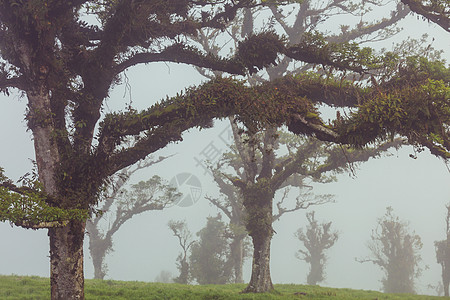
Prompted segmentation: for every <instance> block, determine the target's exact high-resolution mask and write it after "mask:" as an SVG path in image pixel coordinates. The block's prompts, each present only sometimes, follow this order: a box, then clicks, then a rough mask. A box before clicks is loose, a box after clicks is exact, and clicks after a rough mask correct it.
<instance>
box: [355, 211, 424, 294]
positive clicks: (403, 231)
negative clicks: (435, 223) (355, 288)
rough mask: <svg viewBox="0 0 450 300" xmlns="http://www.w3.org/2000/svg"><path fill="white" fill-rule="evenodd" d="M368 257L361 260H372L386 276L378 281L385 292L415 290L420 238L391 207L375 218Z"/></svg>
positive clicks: (418, 272) (419, 259) (418, 273)
mask: <svg viewBox="0 0 450 300" xmlns="http://www.w3.org/2000/svg"><path fill="white" fill-rule="evenodd" d="M368 248H369V250H370V252H371V256H370V258H368V259H364V260H360V262H372V263H374V264H376V265H377V266H379V267H380V268H381V269H382V270H383V272H384V274H385V276H384V278H383V279H382V280H381V283H382V284H383V291H384V292H385V293H410V294H413V293H415V279H416V278H417V277H418V276H420V273H421V269H420V268H419V263H420V261H421V257H420V254H419V251H420V249H422V242H421V239H420V237H419V236H418V235H417V234H415V233H414V232H410V231H409V228H408V224H407V223H406V222H403V221H400V219H399V218H398V217H397V216H395V215H393V209H392V208H391V207H387V208H386V213H385V215H384V216H383V217H382V218H380V219H378V227H377V229H375V230H374V231H373V232H372V237H371V241H370V242H369V244H368Z"/></svg>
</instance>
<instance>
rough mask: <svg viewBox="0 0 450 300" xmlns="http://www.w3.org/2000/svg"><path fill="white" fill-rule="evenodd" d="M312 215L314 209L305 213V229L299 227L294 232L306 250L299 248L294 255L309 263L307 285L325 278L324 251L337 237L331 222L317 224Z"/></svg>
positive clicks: (325, 260)
mask: <svg viewBox="0 0 450 300" xmlns="http://www.w3.org/2000/svg"><path fill="white" fill-rule="evenodd" d="M314 215H315V212H314V211H312V212H309V213H307V214H306V218H307V220H308V225H306V231H303V229H302V228H300V229H298V230H297V232H296V234H295V236H296V237H297V238H298V239H299V240H300V242H301V243H302V244H303V246H304V247H305V248H306V250H302V249H299V250H298V252H297V253H296V257H297V258H298V259H301V260H304V261H306V262H307V263H308V264H309V274H308V277H307V279H306V283H307V284H309V285H316V284H318V283H319V282H322V281H324V280H325V266H326V262H327V256H326V254H325V251H326V250H327V249H330V248H331V247H333V245H334V243H336V241H337V239H338V237H339V236H338V232H337V231H333V232H332V231H331V222H328V223H321V224H319V222H318V221H317V220H316V219H315V216H314Z"/></svg>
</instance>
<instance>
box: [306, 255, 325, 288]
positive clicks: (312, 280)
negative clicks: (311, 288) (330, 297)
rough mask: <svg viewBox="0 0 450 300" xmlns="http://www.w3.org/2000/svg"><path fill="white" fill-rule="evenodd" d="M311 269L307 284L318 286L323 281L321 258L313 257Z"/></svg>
mask: <svg viewBox="0 0 450 300" xmlns="http://www.w3.org/2000/svg"><path fill="white" fill-rule="evenodd" d="M310 268H311V269H310V271H309V274H308V277H307V279H306V282H307V283H308V284H309V285H317V283H318V282H320V281H322V280H323V265H322V264H321V262H320V257H319V256H314V255H313V256H312V257H311V262H310Z"/></svg>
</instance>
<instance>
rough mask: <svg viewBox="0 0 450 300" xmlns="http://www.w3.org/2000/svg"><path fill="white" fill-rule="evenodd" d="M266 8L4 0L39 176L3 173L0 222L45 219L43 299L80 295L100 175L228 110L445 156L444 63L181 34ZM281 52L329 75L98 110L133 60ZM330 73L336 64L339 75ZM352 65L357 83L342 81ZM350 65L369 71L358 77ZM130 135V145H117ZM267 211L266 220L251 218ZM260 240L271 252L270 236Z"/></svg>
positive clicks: (0, 85)
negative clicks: (29, 180)
mask: <svg viewBox="0 0 450 300" xmlns="http://www.w3.org/2000/svg"><path fill="white" fill-rule="evenodd" d="M279 3H280V4H283V2H281V1H280V2H279ZM266 4H267V3H266V1H258V0H240V1H234V0H233V1H231V0H230V1H228V0H226V1H218V2H198V1H190V0H186V1H178V0H173V1H162V2H161V1H130V0H120V1H101V2H89V1H59V0H52V1H43V0H33V1H27V2H20V1H19V2H16V1H8V0H5V1H0V23H1V25H2V26H1V27H0V36H1V39H0V41H1V42H0V51H1V52H0V53H1V58H2V63H1V64H0V91H2V92H5V93H8V92H9V90H10V89H12V88H17V89H19V90H20V91H22V92H24V94H25V95H26V97H27V100H28V103H27V104H28V112H27V116H26V119H27V125H28V127H29V129H30V132H31V133H32V135H33V143H34V148H35V155H36V163H37V168H38V174H39V178H38V179H39V183H36V184H35V185H33V186H31V187H24V188H22V187H18V186H16V185H14V184H12V183H11V182H10V181H8V180H7V179H3V178H2V182H1V183H0V184H1V186H2V188H1V189H0V197H1V198H2V200H3V201H2V203H1V204H0V205H1V207H0V208H1V209H0V220H9V221H11V222H12V223H14V224H16V225H17V226H22V227H24V228H35V229H37V228H48V236H49V239H50V274H51V278H50V282H51V294H52V298H53V299H83V298H84V273H83V263H82V262H83V241H84V232H85V226H86V219H87V218H88V214H89V212H90V211H91V210H92V208H93V207H95V205H96V204H97V202H98V200H99V195H100V193H101V191H102V188H103V187H104V185H105V182H106V180H107V179H108V178H109V177H110V176H112V175H113V174H115V173H117V172H119V171H120V170H121V169H123V168H125V167H127V166H130V165H133V164H134V163H136V162H138V161H139V160H141V159H143V158H145V157H146V156H148V155H150V154H151V153H154V152H155V151H156V150H158V149H161V148H163V147H165V146H166V145H167V144H168V143H171V142H174V141H180V140H181V139H182V138H181V135H182V133H183V132H184V131H186V130H188V129H190V128H193V127H209V126H211V123H212V120H213V119H215V118H225V117H228V116H236V120H237V122H239V123H240V124H241V125H242V126H243V127H244V128H246V130H247V131H248V132H249V133H250V134H251V133H255V132H257V131H258V130H259V129H260V128H264V127H269V128H273V127H280V126H282V125H286V126H287V128H288V129H289V130H290V131H291V132H293V133H296V134H306V135H314V136H316V137H317V138H319V139H321V140H326V141H330V142H335V143H344V144H351V145H354V146H364V145H366V144H367V143H370V142H373V141H375V140H377V139H388V138H390V137H391V136H395V135H396V134H399V135H401V136H404V137H406V138H407V139H408V142H409V143H410V144H413V145H415V146H416V147H427V148H429V149H430V151H431V152H432V153H433V154H434V155H436V156H439V157H443V158H449V157H450V154H449V149H450V143H449V139H448V130H447V128H448V127H447V125H448V122H449V119H450V117H449V114H448V96H447V95H448V90H449V88H448V78H449V77H448V73H449V71H448V69H447V68H446V67H445V66H444V65H443V64H442V62H429V61H428V60H426V59H424V58H419V57H412V58H409V59H404V60H401V59H400V58H399V57H398V56H396V55H393V54H392V53H385V54H383V55H381V56H380V55H376V54H375V53H374V52H373V51H372V50H370V49H369V48H363V49H361V48H359V47H358V46H357V45H355V44H351V43H338V42H331V41H326V40H325V39H324V38H323V36H322V35H320V34H317V33H308V34H306V33H305V34H303V35H302V39H301V41H300V42H299V43H296V44H288V43H286V41H283V39H281V38H280V37H279V36H278V35H276V34H275V33H274V32H267V31H266V32H260V33H259V34H254V35H251V36H248V37H247V38H245V39H243V40H242V42H241V43H240V44H239V47H238V48H237V49H236V51H235V55H231V56H229V57H228V58H223V57H219V56H215V55H213V54H210V53H205V52H202V51H201V50H200V49H199V48H198V47H196V45H194V44H193V43H190V42H189V40H188V37H189V36H192V35H195V34H196V33H197V32H198V30H199V29H201V28H211V29H214V28H223V29H225V27H226V26H225V25H226V23H227V22H228V21H229V20H231V19H233V18H234V17H235V16H236V13H237V11H239V10H241V9H245V8H252V7H256V6H261V5H266ZM86 13H89V14H93V15H94V16H96V17H97V20H98V21H99V23H98V25H94V24H89V23H87V21H85V18H84V17H85V15H86ZM279 55H285V56H288V57H290V58H292V59H295V60H297V61H302V62H304V63H312V64H320V65H323V66H324V68H323V69H324V70H325V72H322V71H321V72H318V73H316V74H305V75H304V76H287V77H285V78H280V79H279V80H277V81H276V82H270V83H265V84H262V85H261V86H257V87H248V86H245V85H244V84H243V83H242V82H238V81H236V80H233V79H230V78H219V77H218V78H216V79H214V80H211V81H209V82H206V83H205V84H203V85H202V86H200V87H197V88H195V89H194V88H193V89H189V90H188V91H186V93H183V94H179V95H177V96H175V97H173V98H170V99H167V100H165V101H162V102H160V103H157V104H155V105H153V106H151V107H150V108H148V109H146V110H143V111H141V112H137V111H136V110H134V109H132V108H130V109H129V110H127V111H123V112H116V113H109V114H102V106H103V104H104V101H105V100H106V99H107V98H108V96H109V92H110V88H111V86H113V85H114V84H116V83H117V82H119V81H120V77H121V74H123V72H124V71H125V70H126V69H129V68H131V67H134V66H136V65H139V64H144V63H151V62H156V61H165V62H178V63H186V64H190V65H193V66H198V67H206V68H209V69H212V70H215V71H222V72H228V73H230V74H236V75H245V74H247V73H255V72H257V71H258V70H259V69H263V68H265V67H267V66H269V65H271V64H273V63H276V60H277V58H278V56H279ZM336 70H340V71H344V70H346V71H347V73H346V76H343V75H342V73H341V72H340V71H339V72H338V71H336ZM371 70H374V71H373V74H372V73H371ZM380 70H383V72H380ZM324 74H327V75H326V77H323V75H324ZM352 74H353V75H355V80H354V81H352V80H351V81H349V80H346V78H347V79H348V76H349V75H350V76H351V75H352ZM358 75H366V77H365V78H366V79H367V76H368V77H370V78H372V80H371V82H367V80H365V81H364V80H363V79H364V77H363V78H362V79H361V80H363V81H361V80H358V77H357V76H358ZM363 84H364V88H363V87H362V85H363ZM324 103H326V104H329V105H331V104H332V105H335V106H344V107H352V108H355V110H354V111H352V114H351V115H348V116H345V118H342V119H341V118H338V120H336V121H335V122H329V123H328V124H326V122H324V121H323V120H322V119H321V118H320V116H319V114H318V111H317V107H316V105H319V104H324ZM130 138H131V139H134V141H135V142H134V143H132V146H128V145H127V144H125V141H129V139H130ZM1 177H3V176H1ZM265 184H266V183H265V176H259V178H258V182H256V183H253V184H252V185H250V186H248V187H246V188H245V190H244V193H243V194H244V196H246V195H248V196H249V198H248V199H249V203H248V205H246V207H247V208H248V207H249V206H251V207H253V208H255V209H256V207H257V206H259V207H260V210H259V211H258V212H256V213H257V214H256V215H255V218H256V219H260V220H263V222H262V223H261V224H263V225H264V226H262V227H261V228H250V230H249V233H250V234H251V235H252V234H254V235H255V236H269V237H270V236H271V234H272V228H271V226H270V224H271V221H270V220H271V217H272V216H271V215H269V214H268V213H267V211H268V210H269V208H270V207H269V206H268V205H271V204H270V203H269V201H267V194H269V195H270V194H271V193H272V192H273V189H272V191H270V193H263V192H262V191H263V190H264V189H262V188H263V187H264V185H265ZM261 199H262V200H261ZM260 200H261V201H260ZM258 202H260V203H259V204H260V205H256V204H257V203H258ZM24 203H25V204H24ZM244 204H245V203H244ZM258 214H259V215H258ZM249 215H251V214H249ZM263 215H265V216H266V218H259V217H262V216H263ZM260 242H262V243H260ZM257 244H258V245H260V246H261V247H263V248H264V249H267V248H268V243H267V238H265V239H263V241H258V242H257ZM264 252H265V253H267V251H264ZM254 259H255V260H256V261H258V259H259V258H258V257H254ZM264 265H265V264H262V266H264ZM255 272H256V270H255ZM257 272H259V271H257ZM257 275H258V274H255V276H256V277H253V278H258V277H259V278H263V280H262V281H257V280H256V279H254V280H251V283H250V285H249V288H248V289H246V291H248V292H255V291H267V290H269V289H271V288H273V287H272V284H271V282H270V280H268V277H267V276H266V275H270V274H269V273H267V272H263V273H261V272H259V275H261V276H257ZM255 280H256V281H255ZM269 283H270V284H269Z"/></svg>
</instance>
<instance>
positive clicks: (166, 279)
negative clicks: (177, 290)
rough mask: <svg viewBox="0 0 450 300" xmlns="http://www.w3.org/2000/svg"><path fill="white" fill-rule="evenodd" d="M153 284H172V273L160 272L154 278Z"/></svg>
mask: <svg viewBox="0 0 450 300" xmlns="http://www.w3.org/2000/svg"><path fill="white" fill-rule="evenodd" d="M155 282H162V283H172V282H173V278H172V273H170V272H169V271H166V270H161V272H159V274H158V275H157V276H156V277H155Z"/></svg>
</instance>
